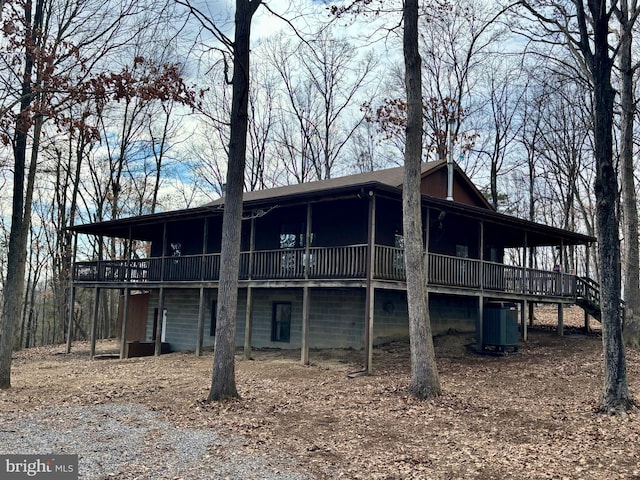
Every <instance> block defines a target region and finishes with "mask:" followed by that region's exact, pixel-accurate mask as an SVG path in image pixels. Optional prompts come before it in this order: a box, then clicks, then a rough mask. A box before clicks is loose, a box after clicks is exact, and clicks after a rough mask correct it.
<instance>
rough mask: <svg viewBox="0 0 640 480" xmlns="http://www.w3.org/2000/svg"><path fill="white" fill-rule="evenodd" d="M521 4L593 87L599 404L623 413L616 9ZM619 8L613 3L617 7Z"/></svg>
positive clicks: (576, 1) (579, 2) (577, 2)
mask: <svg viewBox="0 0 640 480" xmlns="http://www.w3.org/2000/svg"><path fill="white" fill-rule="evenodd" d="M522 4H523V5H524V7H525V8H526V9H527V11H528V12H530V13H531V14H532V15H533V16H534V17H535V18H536V19H537V20H538V21H539V22H540V25H541V26H542V27H543V28H544V30H545V32H544V35H545V37H546V38H547V39H548V38H549V36H551V37H552V38H557V39H559V40H562V41H563V42H564V44H565V45H566V46H567V47H568V48H569V49H570V51H571V52H572V53H573V54H574V56H575V59H576V61H577V63H578V64H579V65H580V66H581V68H582V69H583V71H584V74H585V76H587V77H588V78H589V80H590V84H591V88H592V98H593V110H592V112H591V113H592V116H593V126H594V150H595V159H596V179H595V195H596V199H597V204H596V219H597V235H598V255H599V258H600V267H601V271H600V286H601V297H600V298H601V300H600V303H601V312H602V341H603V351H604V390H603V395H602V399H601V404H600V405H601V409H602V410H603V411H608V412H609V411H610V412H619V411H623V410H627V409H628V408H630V406H631V404H632V402H631V398H630V396H629V387H628V383H627V370H626V359H625V352H624V345H623V342H622V318H621V317H622V315H621V313H622V312H621V309H620V296H621V295H620V294H621V283H620V280H621V278H620V277H621V272H620V240H619V223H618V214H617V201H618V181H617V175H616V171H615V166H614V162H613V107H614V102H615V91H614V89H613V86H612V83H611V80H612V73H613V64H614V60H615V55H616V53H617V46H616V45H612V43H611V40H610V37H609V32H610V31H611V29H612V25H611V22H612V15H613V10H611V6H610V5H608V4H607V2H590V1H589V2H585V1H583V0H572V1H571V2H555V3H550V4H549V6H548V7H547V8H543V7H541V6H540V5H538V4H537V3H533V2H527V1H523V2H522ZM616 5H617V4H616V2H614V3H613V7H614V8H616ZM569 7H570V10H568V8H569ZM633 18H634V19H635V17H633ZM547 41H548V40H547Z"/></svg>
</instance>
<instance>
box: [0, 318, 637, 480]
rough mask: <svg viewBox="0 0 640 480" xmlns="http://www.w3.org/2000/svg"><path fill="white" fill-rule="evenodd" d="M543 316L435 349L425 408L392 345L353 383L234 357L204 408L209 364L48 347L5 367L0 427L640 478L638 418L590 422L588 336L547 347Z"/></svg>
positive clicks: (596, 368) (477, 468)
mask: <svg viewBox="0 0 640 480" xmlns="http://www.w3.org/2000/svg"><path fill="white" fill-rule="evenodd" d="M551 313H552V314H551V315H550V316H548V317H545V313H544V310H539V312H538V313H537V319H536V327H535V328H534V329H532V330H530V332H529V333H530V337H529V341H527V342H526V343H522V344H521V347H520V349H519V351H518V352H517V353H511V354H508V355H504V356H502V355H501V356H492V355H477V354H476V353H473V352H472V351H471V350H470V349H469V348H468V347H467V344H469V343H471V342H472V341H473V337H472V336H469V335H463V334H458V335H449V336H444V337H438V338H436V352H437V356H438V368H439V371H440V375H441V383H442V387H443V394H442V396H440V397H438V398H436V399H433V400H429V401H419V400H415V399H413V398H411V397H408V396H407V392H406V387H407V384H408V382H409V354H408V346H407V345H406V344H403V343H394V344H389V345H385V346H382V347H380V348H377V349H376V350H375V353H374V368H375V373H374V374H373V375H370V376H360V377H357V378H349V377H348V375H347V374H348V373H350V372H354V371H357V370H360V369H361V367H362V360H363V354H362V352H360V351H352V350H331V351H312V352H311V362H312V364H311V365H309V366H302V365H300V364H299V351H293V352H285V351H273V350H269V351H256V352H254V355H253V357H254V358H253V360H251V361H241V360H240V357H238V361H237V364H236V378H237V385H238V390H239V393H240V395H241V397H242V398H241V399H240V400H234V401H229V402H224V403H220V404H211V405H208V404H206V403H205V402H204V399H205V398H206V396H207V393H208V388H209V385H210V382H211V378H210V376H211V363H212V361H211V355H210V354H209V355H207V356H204V357H200V358H197V357H195V356H194V355H193V354H190V353H173V354H169V355H163V356H161V357H158V358H156V357H146V358H134V359H127V360H119V359H114V358H110V359H103V360H93V361H91V360H89V359H88V345H87V344H86V343H76V344H75V345H74V350H73V353H72V354H70V355H64V354H61V353H60V352H62V347H60V346H55V347H43V348H37V349H30V350H26V351H22V352H17V353H16V354H15V356H14V363H13V366H14V368H13V377H12V383H13V388H12V389H11V390H8V391H2V392H0V420H1V414H2V412H4V413H12V414H13V415H28V414H29V412H30V411H32V410H33V409H43V408H47V407H49V406H64V405H73V406H82V405H97V404H108V403H129V404H130V403H135V404H141V405H144V406H146V407H147V408H149V409H152V410H154V411H157V412H159V413H160V414H161V415H163V416H164V417H165V418H166V419H167V420H168V421H170V422H172V423H174V424H175V425H176V426H183V427H196V428H202V427H205V428H212V429H216V431H217V432H219V433H220V435H224V436H228V437H229V438H241V439H242V441H241V442H239V443H238V442H234V443H233V444H234V445H235V446H234V447H218V448H212V449H211V451H210V458H209V460H208V461H215V459H216V458H219V457H224V456H225V455H227V456H228V455H230V454H231V452H230V451H228V450H227V451H225V450H226V449H227V448H234V449H242V450H243V451H245V452H246V453H247V454H251V453H258V454H261V455H266V456H267V457H268V456H269V455H278V456H284V457H285V459H286V461H287V462H290V464H291V468H292V469H294V470H299V471H301V472H306V473H308V474H309V475H311V476H312V477H313V478H318V479H333V478H346V479H483V480H484V479H487V480H488V479H522V478H529V479H640V418H639V417H638V413H637V412H636V411H632V412H630V413H629V415H627V416H624V417H620V416H609V415H604V414H600V413H597V411H596V410H597V404H598V399H599V396H600V392H601V389H602V342H601V338H600V335H599V334H598V333H597V332H596V333H591V334H589V335H585V334H584V332H582V331H580V330H578V329H577V328H568V329H567V332H566V333H567V334H566V335H565V336H564V337H559V336H557V335H556V332H555V330H554V329H553V327H550V326H547V325H544V323H545V322H544V320H545V318H550V319H551V323H553V319H554V318H555V317H554V315H553V312H551ZM572 318H573V324H574V325H575V326H576V327H577V325H579V324H580V322H581V320H582V315H581V314H580V312H579V311H578V310H574V309H571V310H570V311H568V312H567V314H566V315H565V322H566V323H567V324H569V325H571V324H572ZM593 324H594V325H595V326H597V325H598V324H597V323H595V322H593ZM115 348H116V343H115V342H114V341H105V342H101V343H100V344H99V346H98V350H100V351H101V352H103V353H108V352H113V351H115ZM627 361H628V375H629V384H630V388H631V391H632V394H636V393H637V392H638V390H639V389H640V354H638V352H636V351H629V352H627ZM1 427H2V425H1V423H0V431H1V429H2V428H1ZM0 435H1V432H0ZM274 452H277V453H274Z"/></svg>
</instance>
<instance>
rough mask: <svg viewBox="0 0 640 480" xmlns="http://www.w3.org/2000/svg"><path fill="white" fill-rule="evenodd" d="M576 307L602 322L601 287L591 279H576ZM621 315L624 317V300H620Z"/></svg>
mask: <svg viewBox="0 0 640 480" xmlns="http://www.w3.org/2000/svg"><path fill="white" fill-rule="evenodd" d="M576 305H578V306H579V307H580V308H582V309H583V310H584V311H585V312H586V313H588V314H589V315H591V316H592V317H593V318H595V319H596V320H597V321H599V322H601V321H602V320H601V317H602V312H601V310H600V285H599V284H598V282H596V281H595V280H592V279H590V278H583V277H576ZM620 315H621V316H623V315H624V300H622V299H621V300H620Z"/></svg>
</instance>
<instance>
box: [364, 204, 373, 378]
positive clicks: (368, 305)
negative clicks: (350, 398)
mask: <svg viewBox="0 0 640 480" xmlns="http://www.w3.org/2000/svg"><path fill="white" fill-rule="evenodd" d="M375 237H376V197H375V195H374V194H373V192H369V219H368V238H367V279H366V282H367V283H366V292H365V305H364V310H365V312H364V324H365V325H364V349H365V359H364V369H365V371H366V372H367V373H372V372H373V317H374V310H375V308H374V306H375V288H374V286H373V278H372V277H373V271H374V262H375V254H374V248H375Z"/></svg>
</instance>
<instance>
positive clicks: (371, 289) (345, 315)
mask: <svg viewBox="0 0 640 480" xmlns="http://www.w3.org/2000/svg"><path fill="white" fill-rule="evenodd" d="M403 174H404V169H403V168H402V167H400V168H392V169H387V170H381V171H376V172H370V173H363V174H358V175H351V176H346V177H341V178H333V179H328V180H323V181H317V182H311V183H305V184H298V185H291V186H286V187H279V188H272V189H268V190H261V191H254V192H247V193H245V194H244V219H243V222H242V240H241V246H240V247H241V258H240V271H239V272H238V275H239V281H240V286H239V301H238V318H237V335H236V342H237V345H238V346H243V345H244V347H245V355H246V356H247V357H248V356H249V355H250V351H251V348H252V347H277V348H300V349H301V352H302V353H301V356H302V361H303V362H305V363H306V362H308V358H309V357H308V355H309V348H328V347H345V348H348V347H351V348H356V349H364V351H365V363H366V367H367V368H368V369H370V368H371V352H372V347H373V345H375V344H378V343H382V342H388V341H391V340H395V339H401V338H407V337H408V314H407V300H406V283H405V275H404V262H403V234H402V182H403ZM421 191H422V212H423V213H422V214H423V228H424V250H425V257H424V258H425V267H426V269H425V270H426V277H427V278H426V282H427V283H428V290H429V294H428V295H429V299H428V304H429V310H430V316H431V324H432V329H433V332H434V334H439V333H444V332H447V331H450V330H455V331H461V332H475V336H476V340H477V343H478V347H479V348H482V347H483V346H484V344H483V338H482V337H483V331H484V330H483V319H484V318H485V317H486V310H487V308H493V307H495V306H496V305H498V306H499V305H501V304H502V303H496V302H511V303H515V304H517V305H518V306H519V311H520V320H521V330H522V331H521V334H522V335H523V336H524V337H525V339H526V334H527V333H526V326H527V322H526V316H527V314H529V315H530V310H531V309H532V308H533V305H534V303H541V302H542V303H545V302H546V303H554V304H558V305H559V323H560V326H561V312H562V310H561V307H562V306H563V305H569V304H575V303H578V304H581V305H583V306H584V307H585V308H589V309H590V312H591V313H592V314H597V310H598V308H599V307H598V305H597V293H598V292H597V286H596V285H595V284H594V283H593V282H591V281H589V280H588V279H583V278H580V277H578V276H576V275H572V274H567V273H563V272H554V271H543V270H536V269H530V268H524V267H521V266H512V265H508V264H505V261H504V260H505V249H516V250H517V251H518V252H519V255H520V256H521V259H522V260H523V261H522V262H521V265H526V264H527V262H526V261H524V260H525V259H526V255H527V251H528V250H530V249H531V247H540V246H555V247H558V248H560V251H562V247H564V246H568V245H584V246H587V245H589V244H591V243H592V242H594V241H595V239H594V238H593V237H590V236H586V235H582V234H579V233H574V232H570V231H566V230H562V229H558V228H555V227H550V226H547V225H542V224H539V223H534V222H530V221H526V220H522V219H518V218H515V217H512V216H508V215H504V214H500V213H497V212H496V211H495V210H494V209H493V208H492V207H491V206H490V205H489V204H488V203H487V201H486V200H485V198H484V197H483V196H482V194H481V193H480V192H479V191H478V189H477V188H476V187H475V186H474V185H473V183H472V182H471V181H470V180H469V178H468V177H467V176H466V175H465V174H464V173H463V172H462V171H461V170H460V169H459V168H458V167H457V166H455V165H448V164H447V163H446V162H444V161H438V162H430V163H425V164H423V166H422V180H421ZM223 209H224V199H220V200H217V201H214V202H211V203H209V204H207V205H204V206H201V207H198V208H191V209H185V210H178V211H172V212H166V213H160V214H155V215H144V216H139V217H132V218H125V219H120V220H113V221H106V222H101V223H93V224H86V225H79V226H75V227H73V228H72V230H73V231H74V232H75V233H76V234H83V235H94V236H100V237H117V238H120V239H127V240H129V241H131V240H137V241H144V242H149V244H150V255H149V257H148V258H134V257H133V256H132V255H131V254H128V255H127V258H126V259H123V260H101V259H98V260H95V259H93V260H91V261H77V260H76V261H75V262H74V269H73V287H74V288H75V289H78V288H91V289H94V291H95V293H96V295H95V298H96V302H97V299H98V298H99V296H98V292H99V291H100V289H119V290H120V291H121V292H122V297H121V300H122V306H123V308H122V311H123V315H122V316H123V319H122V336H121V340H122V346H121V356H123V357H124V356H127V355H128V354H137V353H135V352H132V351H131V349H134V350H138V349H140V348H142V346H144V345H146V348H148V349H152V350H154V349H155V352H156V354H159V353H160V351H161V347H162V346H163V345H165V344H167V345H168V347H169V348H170V349H172V350H195V351H196V353H197V354H201V352H202V351H203V349H205V348H208V347H212V346H213V344H214V338H215V327H216V322H215V315H216V298H217V288H218V273H219V267H220V248H221V229H222V213H223ZM94 310H95V311H96V312H97V303H96V308H95V309H94ZM95 317H96V315H94V319H93V321H94V324H95ZM92 330H93V332H95V328H93V329H92ZM93 335H94V337H95V333H94V334H93ZM128 349H129V350H130V351H129V352H127V350H128ZM94 352H95V338H93V341H92V354H93V353H94Z"/></svg>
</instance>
